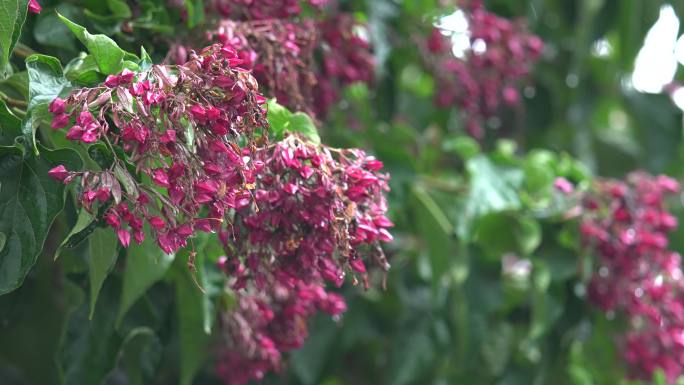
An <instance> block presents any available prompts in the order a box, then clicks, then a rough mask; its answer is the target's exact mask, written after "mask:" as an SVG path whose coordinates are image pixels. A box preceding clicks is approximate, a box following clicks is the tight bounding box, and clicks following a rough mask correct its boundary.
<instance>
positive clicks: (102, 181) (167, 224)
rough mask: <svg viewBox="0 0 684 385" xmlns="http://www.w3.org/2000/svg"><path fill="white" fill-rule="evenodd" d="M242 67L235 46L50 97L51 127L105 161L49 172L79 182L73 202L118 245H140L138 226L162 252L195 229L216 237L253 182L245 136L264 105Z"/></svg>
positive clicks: (259, 125) (261, 117)
mask: <svg viewBox="0 0 684 385" xmlns="http://www.w3.org/2000/svg"><path fill="white" fill-rule="evenodd" d="M241 62H242V61H241V59H239V58H238V56H237V53H236V51H235V50H234V49H232V48H230V47H227V46H219V45H214V46H211V47H208V48H207V49H205V50H203V51H202V52H201V53H200V54H199V55H194V54H193V56H192V58H191V60H190V61H189V62H188V63H186V64H185V65H182V66H177V67H171V66H153V67H152V68H151V69H149V70H147V71H143V72H139V73H134V72H131V71H128V70H124V71H123V72H121V73H120V74H118V75H110V76H109V77H107V79H106V80H105V82H104V84H102V85H100V86H98V87H94V88H83V89H80V90H77V91H75V92H73V93H71V95H69V96H68V97H67V98H66V99H65V100H62V99H59V98H57V99H55V100H54V101H53V102H52V103H51V105H50V107H49V109H50V112H52V113H53V114H54V118H53V120H52V128H53V129H62V128H67V132H66V137H67V139H70V140H72V141H77V142H82V143H85V144H94V143H99V144H101V145H102V146H103V147H104V148H105V149H107V151H109V152H111V153H112V154H114V159H113V161H112V162H111V165H108V166H106V167H104V168H103V169H101V170H93V169H91V170H87V171H69V170H66V169H65V168H64V167H63V166H58V167H56V168H54V169H52V170H51V171H50V175H51V176H52V177H54V178H56V179H58V180H61V181H63V182H64V183H70V182H72V181H75V180H76V179H77V178H78V179H80V190H79V191H80V201H81V204H82V205H83V207H84V208H85V209H86V210H89V211H94V212H96V211H95V207H94V205H95V204H97V205H98V206H99V207H100V208H102V209H103V210H106V213H105V214H104V219H105V220H106V222H107V223H108V224H109V225H110V226H111V227H112V228H114V229H115V230H116V232H117V235H118V237H119V241H120V242H121V243H122V244H123V246H125V247H127V246H128V245H129V244H130V242H131V235H132V236H133V239H135V241H136V242H138V243H141V242H142V241H143V240H144V238H145V233H144V232H143V227H144V225H145V223H148V224H149V226H150V228H151V229H152V233H153V234H154V236H155V238H156V240H157V243H158V244H159V247H161V249H162V250H164V251H165V252H167V253H172V252H174V251H176V250H178V249H179V248H181V247H183V246H185V245H186V242H187V239H188V238H189V237H191V236H192V235H193V234H194V233H196V232H197V231H203V232H211V231H216V230H218V229H219V228H220V227H221V226H222V224H223V221H224V219H223V218H224V215H225V213H226V212H227V211H229V210H235V209H239V208H241V207H244V206H246V205H248V204H249V201H250V199H249V198H250V196H251V191H250V189H251V188H252V186H253V183H254V180H255V177H254V170H253V166H252V165H251V164H249V162H247V161H245V156H244V155H245V154H249V152H250V149H249V147H248V146H249V144H250V143H252V142H253V140H252V138H253V134H254V132H255V131H256V130H263V128H265V127H266V121H265V111H264V109H263V108H262V104H263V103H264V102H265V99H264V98H263V97H262V96H261V95H260V94H259V93H258V92H257V83H256V81H255V80H254V78H253V77H252V76H251V75H250V74H249V72H247V71H244V70H242V69H240V68H239V65H240V64H241ZM110 123H113V124H110ZM241 140H242V141H244V142H245V143H247V145H248V146H245V147H244V148H241V147H240V146H239V145H238V144H237V143H238V142H239V141H241ZM114 146H117V147H118V148H120V149H122V150H123V152H124V153H125V157H119V156H117V155H116V154H117V152H116V150H115V149H114Z"/></svg>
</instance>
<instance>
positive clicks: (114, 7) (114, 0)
mask: <svg viewBox="0 0 684 385" xmlns="http://www.w3.org/2000/svg"><path fill="white" fill-rule="evenodd" d="M107 5H108V6H109V9H110V10H111V11H112V16H116V17H117V18H122V19H128V18H130V17H131V8H130V7H129V6H128V4H127V3H126V2H125V1H124V0H107Z"/></svg>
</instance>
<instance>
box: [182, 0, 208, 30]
mask: <svg viewBox="0 0 684 385" xmlns="http://www.w3.org/2000/svg"><path fill="white" fill-rule="evenodd" d="M185 10H186V12H187V14H188V16H187V25H188V28H195V27H196V26H198V25H200V24H202V23H203V22H204V1H203V0H188V1H186V2H185Z"/></svg>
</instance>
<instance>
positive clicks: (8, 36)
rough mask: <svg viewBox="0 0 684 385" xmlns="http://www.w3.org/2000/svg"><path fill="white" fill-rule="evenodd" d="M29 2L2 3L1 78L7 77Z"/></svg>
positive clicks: (4, 1)
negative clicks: (8, 66)
mask: <svg viewBox="0 0 684 385" xmlns="http://www.w3.org/2000/svg"><path fill="white" fill-rule="evenodd" d="M27 10H28V0H3V1H2V2H1V3H0V77H5V68H6V67H7V63H8V62H9V57H10V55H11V54H12V50H13V49H14V45H15V44H16V43H17V41H18V40H19V36H20V35H21V28H22V26H23V25H24V21H25V20H26V13H27Z"/></svg>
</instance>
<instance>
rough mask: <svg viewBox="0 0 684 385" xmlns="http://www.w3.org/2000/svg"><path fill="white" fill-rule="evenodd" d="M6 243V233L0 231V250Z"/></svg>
mask: <svg viewBox="0 0 684 385" xmlns="http://www.w3.org/2000/svg"><path fill="white" fill-rule="evenodd" d="M6 243H7V234H5V233H0V252H1V251H2V249H4V248H5V244H6Z"/></svg>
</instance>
